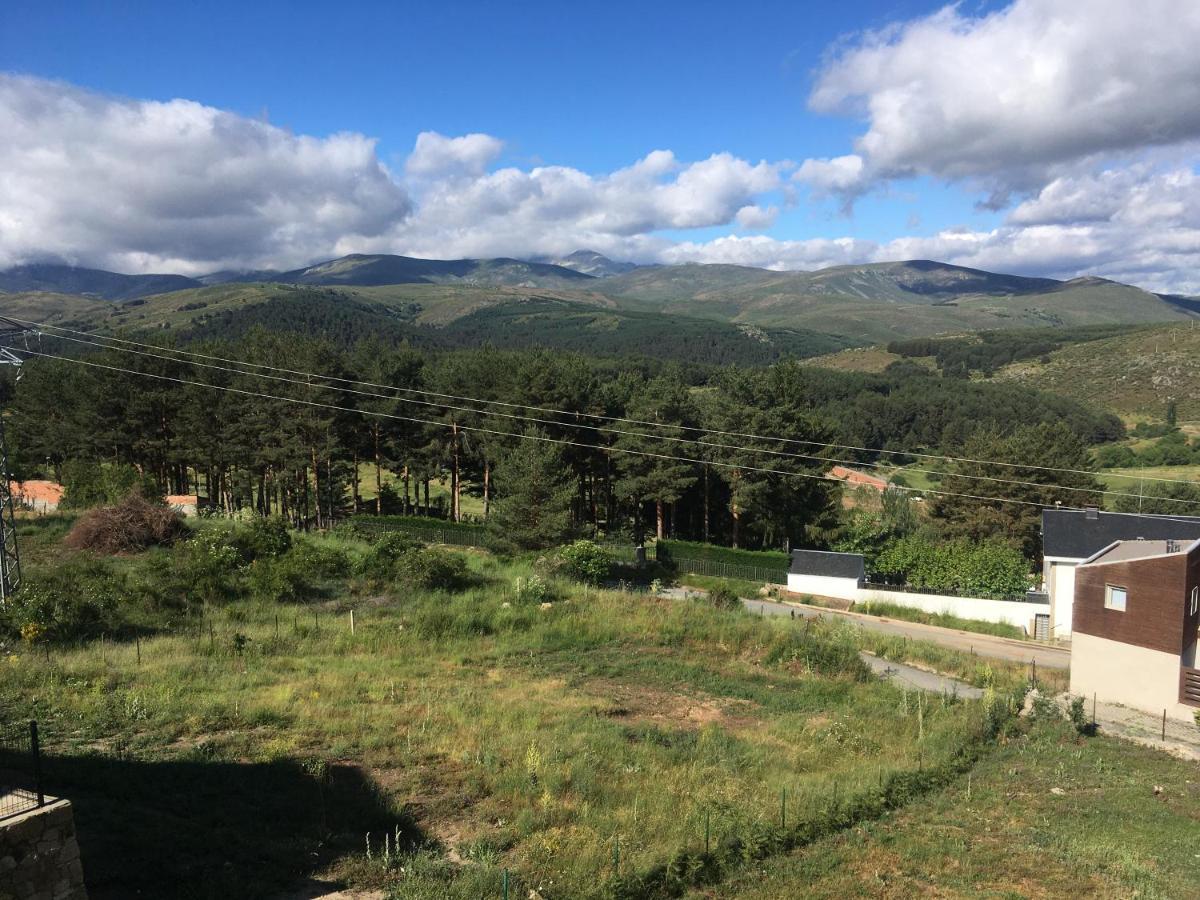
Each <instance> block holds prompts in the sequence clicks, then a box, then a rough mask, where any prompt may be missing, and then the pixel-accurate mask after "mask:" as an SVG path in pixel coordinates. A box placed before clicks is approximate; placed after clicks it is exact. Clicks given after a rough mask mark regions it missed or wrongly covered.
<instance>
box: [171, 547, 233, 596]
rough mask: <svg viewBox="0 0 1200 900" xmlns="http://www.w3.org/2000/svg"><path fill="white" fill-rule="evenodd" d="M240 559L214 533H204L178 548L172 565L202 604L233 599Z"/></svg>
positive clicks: (231, 548)
mask: <svg viewBox="0 0 1200 900" xmlns="http://www.w3.org/2000/svg"><path fill="white" fill-rule="evenodd" d="M240 561H241V557H240V556H239V555H238V551H237V550H236V549H235V548H234V547H233V545H232V544H230V543H229V541H228V540H227V539H226V536H225V535H224V534H222V533H221V532H220V531H217V530H216V529H205V530H204V531H200V532H197V534H196V535H195V536H194V537H193V538H192V539H191V540H189V541H185V542H184V543H183V544H181V545H180V546H179V547H178V548H176V551H175V553H174V555H173V557H172V562H173V563H174V565H175V569H176V571H177V572H178V574H179V576H180V578H181V579H182V581H183V583H184V584H186V585H188V587H189V590H190V591H192V592H194V593H195V594H197V595H198V596H199V597H200V599H201V600H202V601H204V602H205V603H214V602H217V601H219V600H224V599H227V598H228V597H230V596H232V594H233V588H234V579H235V576H236V575H237V571H238V563H239V562H240Z"/></svg>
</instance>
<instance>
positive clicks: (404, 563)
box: [395, 547, 468, 591]
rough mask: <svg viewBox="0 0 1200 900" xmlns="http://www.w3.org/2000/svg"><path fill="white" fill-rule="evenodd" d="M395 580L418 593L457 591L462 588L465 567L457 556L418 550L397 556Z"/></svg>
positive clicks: (431, 549) (465, 571)
mask: <svg viewBox="0 0 1200 900" xmlns="http://www.w3.org/2000/svg"><path fill="white" fill-rule="evenodd" d="M395 572H396V580H397V581H400V582H403V583H404V584H406V585H408V586H409V587H414V588H419V589H422V590H444V591H452V590H457V589H458V588H461V587H463V586H465V585H466V583H467V581H468V577H467V564H466V561H465V560H464V559H463V558H462V557H461V556H458V555H457V554H453V553H445V552H443V551H441V550H434V549H433V548H431V547H418V548H414V549H412V550H406V551H405V552H404V553H402V554H400V557H399V558H398V559H397V560H396V565H395Z"/></svg>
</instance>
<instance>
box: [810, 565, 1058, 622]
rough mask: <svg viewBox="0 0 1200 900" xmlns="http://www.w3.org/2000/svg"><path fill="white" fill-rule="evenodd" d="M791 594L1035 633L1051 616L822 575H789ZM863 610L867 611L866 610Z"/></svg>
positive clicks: (1037, 607) (1031, 607)
mask: <svg viewBox="0 0 1200 900" xmlns="http://www.w3.org/2000/svg"><path fill="white" fill-rule="evenodd" d="M787 587H788V591H790V592H791V593H793V594H811V595H812V596H814V597H834V598H837V599H838V600H852V601H853V602H855V603H856V604H863V605H864V606H865V605H866V604H867V603H870V602H872V601H874V602H876V603H894V604H895V605H896V606H906V607H909V608H910V609H920V610H923V611H925V612H928V613H950V614H951V615H955V616H958V617H959V618H962V619H977V620H979V621H982V622H996V623H1004V624H1008V625H1015V626H1016V627H1018V628H1024V629H1025V630H1026V631H1027V632H1029V633H1031V634H1032V633H1033V617H1034V616H1035V615H1036V614H1038V613H1049V612H1050V607H1049V606H1046V605H1045V604H1042V603H1022V602H1020V601H1016V600H985V599H982V598H976V597H950V596H946V595H943V594H911V593H908V592H906V591H887V590H878V589H875V588H862V587H859V584H858V582H857V581H856V580H855V579H853V578H830V577H827V576H822V575H794V574H789V575H788V583H787ZM864 611H866V610H865V609H864Z"/></svg>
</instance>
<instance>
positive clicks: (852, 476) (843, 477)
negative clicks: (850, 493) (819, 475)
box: [828, 466, 888, 493]
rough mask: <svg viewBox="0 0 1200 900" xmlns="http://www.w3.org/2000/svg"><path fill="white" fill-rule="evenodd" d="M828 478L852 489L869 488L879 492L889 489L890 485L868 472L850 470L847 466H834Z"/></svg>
mask: <svg viewBox="0 0 1200 900" xmlns="http://www.w3.org/2000/svg"><path fill="white" fill-rule="evenodd" d="M828 476H829V477H830V478H832V479H834V480H835V481H842V482H845V483H846V484H848V485H851V486H852V487H868V488H871V489H872V490H876V491H879V492H881V493H882V492H883V491H886V490H887V489H888V483H887V481H886V480H885V479H883V478H876V477H875V476H874V475H868V474H867V473H866V472H860V471H858V470H857V469H848V468H846V467H845V466H834V467H833V468H832V469H830V470H829V472H828Z"/></svg>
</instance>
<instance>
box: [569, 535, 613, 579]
mask: <svg viewBox="0 0 1200 900" xmlns="http://www.w3.org/2000/svg"><path fill="white" fill-rule="evenodd" d="M558 558H559V559H560V560H562V571H563V574H565V575H567V576H568V577H570V578H574V579H575V580H576V581H582V582H584V583H586V584H600V583H601V582H602V581H604V579H605V578H607V577H608V573H609V572H610V571H611V570H612V566H613V557H612V554H611V553H609V552H608V551H607V550H606V549H604V548H603V547H601V546H599V545H598V544H595V543H593V542H592V541H576V542H575V543H573V544H568V545H567V546H566V547H563V548H562V549H561V550H559V551H558Z"/></svg>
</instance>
